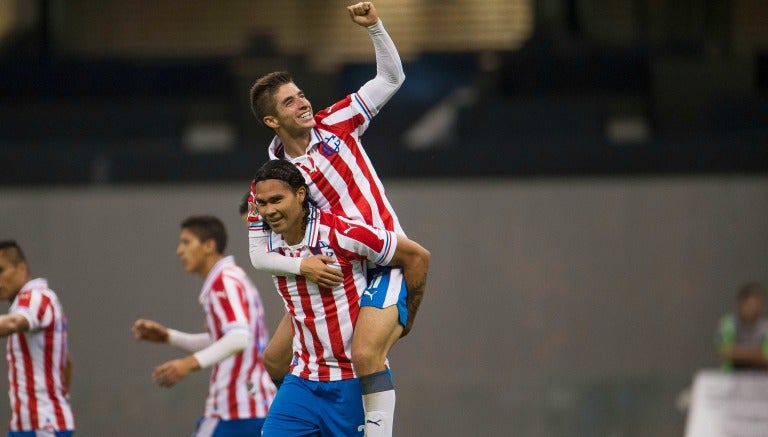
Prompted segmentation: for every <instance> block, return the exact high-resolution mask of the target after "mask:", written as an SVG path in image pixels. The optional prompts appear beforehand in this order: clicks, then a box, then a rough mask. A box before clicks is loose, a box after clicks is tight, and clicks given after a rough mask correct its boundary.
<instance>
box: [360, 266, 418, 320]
mask: <svg viewBox="0 0 768 437" xmlns="http://www.w3.org/2000/svg"><path fill="white" fill-rule="evenodd" d="M367 274H368V286H367V287H366V289H365V290H364V291H363V295H362V296H360V306H361V307H374V308H388V307H391V306H392V305H397V313H398V315H399V317H400V324H401V325H403V327H405V325H406V324H407V323H408V289H407V288H406V287H405V277H404V276H403V269H401V268H398V267H395V268H392V267H388V266H375V267H373V268H370V267H369V268H368V272H367Z"/></svg>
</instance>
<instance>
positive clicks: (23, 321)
mask: <svg viewBox="0 0 768 437" xmlns="http://www.w3.org/2000/svg"><path fill="white" fill-rule="evenodd" d="M28 329H29V320H27V318H26V317H24V316H23V315H21V314H19V313H10V314H3V315H2V316H0V337H6V336H8V335H11V334H14V333H17V332H24V331H27V330H28Z"/></svg>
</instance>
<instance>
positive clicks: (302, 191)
mask: <svg viewBox="0 0 768 437" xmlns="http://www.w3.org/2000/svg"><path fill="white" fill-rule="evenodd" d="M296 197H298V198H299V203H304V198H305V197H307V189H306V188H304V187H299V188H297V189H296Z"/></svg>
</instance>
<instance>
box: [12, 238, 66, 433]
mask: <svg viewBox="0 0 768 437" xmlns="http://www.w3.org/2000/svg"><path fill="white" fill-rule="evenodd" d="M0 298H2V299H5V300H8V301H9V302H11V307H10V309H9V310H8V314H5V315H2V316H0V336H3V337H8V344H7V347H6V350H7V353H6V356H7V357H8V381H9V383H10V385H9V397H10V406H11V410H12V413H11V422H10V431H9V432H8V434H7V435H8V436H9V437H34V436H36V435H50V436H56V437H65V436H71V435H72V433H73V431H74V429H75V418H74V415H73V413H72V407H71V405H70V403H69V395H68V392H69V383H70V379H71V371H72V362H71V360H70V358H69V348H68V346H67V319H66V317H65V316H64V311H63V309H62V307H61V304H60V303H59V298H58V297H57V296H56V293H54V291H53V290H51V289H50V288H48V282H47V281H46V280H45V279H43V278H37V279H31V276H30V272H29V264H28V263H27V260H26V258H25V257H24V253H23V252H22V250H21V248H20V247H19V245H18V244H16V242H15V241H12V240H7V241H0ZM43 433H45V434H43Z"/></svg>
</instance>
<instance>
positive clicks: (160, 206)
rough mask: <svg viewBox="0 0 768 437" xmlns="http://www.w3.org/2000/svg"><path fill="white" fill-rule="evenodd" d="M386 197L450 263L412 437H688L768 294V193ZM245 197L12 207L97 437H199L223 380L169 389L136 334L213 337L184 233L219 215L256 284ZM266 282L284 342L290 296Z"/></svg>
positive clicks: (413, 350) (25, 197) (103, 197)
mask: <svg viewBox="0 0 768 437" xmlns="http://www.w3.org/2000/svg"><path fill="white" fill-rule="evenodd" d="M387 186H388V187H389V193H390V196H391V198H392V201H393V203H394V205H395V207H396V208H397V210H398V211H399V213H400V215H401V219H402V222H403V223H404V224H405V227H406V231H407V232H408V233H409V234H410V235H411V237H412V238H414V239H416V240H418V241H420V242H422V243H423V244H424V245H425V246H426V247H428V248H429V249H430V250H431V251H432V254H433V263H432V268H431V272H430V277H429V288H428V294H427V297H426V299H425V301H424V304H423V310H422V311H421V312H420V313H419V319H418V322H417V326H416V328H415V330H414V332H413V334H411V335H410V336H409V337H407V338H406V339H404V340H403V341H402V342H400V343H399V344H398V345H397V346H396V347H395V350H394V351H393V353H392V355H391V361H392V366H393V368H394V374H395V382H396V385H397V389H398V406H397V425H396V434H397V435H405V436H407V435H423V436H469V435H507V434H512V433H514V434H515V435H521V436H553V437H555V436H556V437H563V436H581V435H591V436H599V435H619V436H648V437H652V436H653V437H656V436H661V435H664V436H667V435H669V436H672V435H682V428H683V423H684V414H683V413H682V412H680V411H679V410H678V409H677V407H676V399H677V397H678V395H679V393H680V392H681V391H682V390H684V389H685V388H686V387H687V386H688V385H689V384H690V381H691V378H692V376H693V374H694V372H695V371H696V370H697V369H700V368H706V367H715V366H717V360H716V357H715V354H714V351H713V332H714V329H715V325H716V323H717V319H718V317H719V316H720V315H721V313H723V312H725V311H728V310H730V309H731V306H732V302H733V299H734V294H735V291H736V288H737V287H738V286H739V285H741V284H742V283H743V282H745V281H748V280H759V281H763V282H766V281H768V276H766V270H765V266H766V265H767V263H768V250H767V249H766V248H767V247H768V232H767V231H766V227H765V223H768V180H766V178H765V177H664V178H633V179H581V180H577V181H574V180H568V179H528V180H518V181H505V180H475V181H450V180H444V181H407V182H406V181H387ZM242 189H243V187H242V186H241V185H238V184H219V185H193V186H157V185H143V186H137V187H130V188H60V189H21V188H19V189H3V190H0V198H1V199H2V202H0V217H2V221H0V235H2V236H4V237H14V238H17V239H18V240H19V242H20V244H22V246H23V247H24V248H25V250H26V252H27V255H28V257H29V259H30V262H31V266H32V271H33V274H35V275H41V276H45V277H47V278H49V280H50V282H51V285H52V287H53V288H54V289H55V290H57V291H58V292H59V294H60V296H61V298H62V301H63V303H64V305H65V310H66V311H67V314H68V316H69V318H70V326H71V347H72V352H73V355H74V362H75V379H74V386H73V393H72V399H73V402H74V406H75V408H76V412H77V417H78V424H77V426H78V431H79V432H78V433H79V434H81V435H86V436H98V435H113V436H134V435H187V433H188V432H189V431H190V430H191V428H192V426H193V425H194V421H195V419H196V417H197V416H198V415H199V414H200V413H201V411H202V407H203V401H204V396H205V389H206V383H207V379H206V378H207V376H206V372H200V373H199V374H195V375H194V376H192V377H191V378H190V379H188V380H186V381H184V382H182V383H181V384H179V385H178V386H177V387H174V388H173V389H171V390H164V389H160V388H158V387H156V386H153V385H152V383H151V380H150V373H151V370H152V369H153V368H154V366H155V365H157V364H159V363H161V362H162V361H164V360H166V359H170V358H172V357H178V356H180V353H178V352H176V351H173V350H172V349H170V348H164V347H161V346H156V345H151V344H136V343H134V341H133V340H132V338H131V335H130V332H129V328H130V325H131V323H132V322H133V321H134V320H135V319H136V318H138V317H149V318H154V319H156V320H159V321H162V322H165V323H167V324H168V325H170V326H174V327H177V328H179V329H183V330H188V331H196V330H201V329H202V326H203V321H202V316H201V310H200V308H199V306H198V304H197V300H196V299H197V294H198V292H199V287H200V285H201V280H200V279H198V278H196V277H194V276H191V275H188V274H186V273H184V272H183V270H182V269H181V267H180V265H179V262H178V260H177V258H176V256H175V254H174V249H175V247H176V244H177V238H178V224H179V222H180V221H181V220H182V219H183V218H184V217H186V216H187V215H189V214H192V213H214V214H217V215H219V216H220V217H221V218H222V219H224V220H225V222H226V225H227V227H228V229H229V232H230V239H231V242H230V248H229V251H228V252H229V253H231V254H234V255H235V256H236V258H237V259H238V260H239V261H240V264H241V265H243V266H245V267H248V263H247V257H246V256H247V255H246V244H247V243H246V237H245V229H244V227H243V224H242V222H241V221H240V219H239V217H238V215H237V213H236V207H235V205H236V203H237V200H238V199H239V196H240V194H241V191H242ZM249 270H250V271H251V273H252V277H253V278H254V279H255V280H256V282H257V284H258V286H259V288H260V290H261V293H262V296H263V299H264V301H265V305H266V307H267V319H268V323H269V325H270V328H272V329H273V328H274V326H275V324H276V322H277V321H278V320H279V317H280V314H281V311H282V310H281V304H280V301H279V299H278V296H277V295H276V293H275V292H274V289H273V288H272V285H271V280H270V278H269V277H267V276H266V275H264V274H262V273H259V272H254V271H253V269H249ZM2 368H3V369H5V366H4V365H3V366H2ZM5 384H6V383H5V382H3V384H1V385H0V390H2V389H4V388H5ZM0 399H1V400H2V403H0V411H6V412H8V411H9V410H8V407H7V400H6V399H7V398H5V397H2V398H0Z"/></svg>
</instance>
